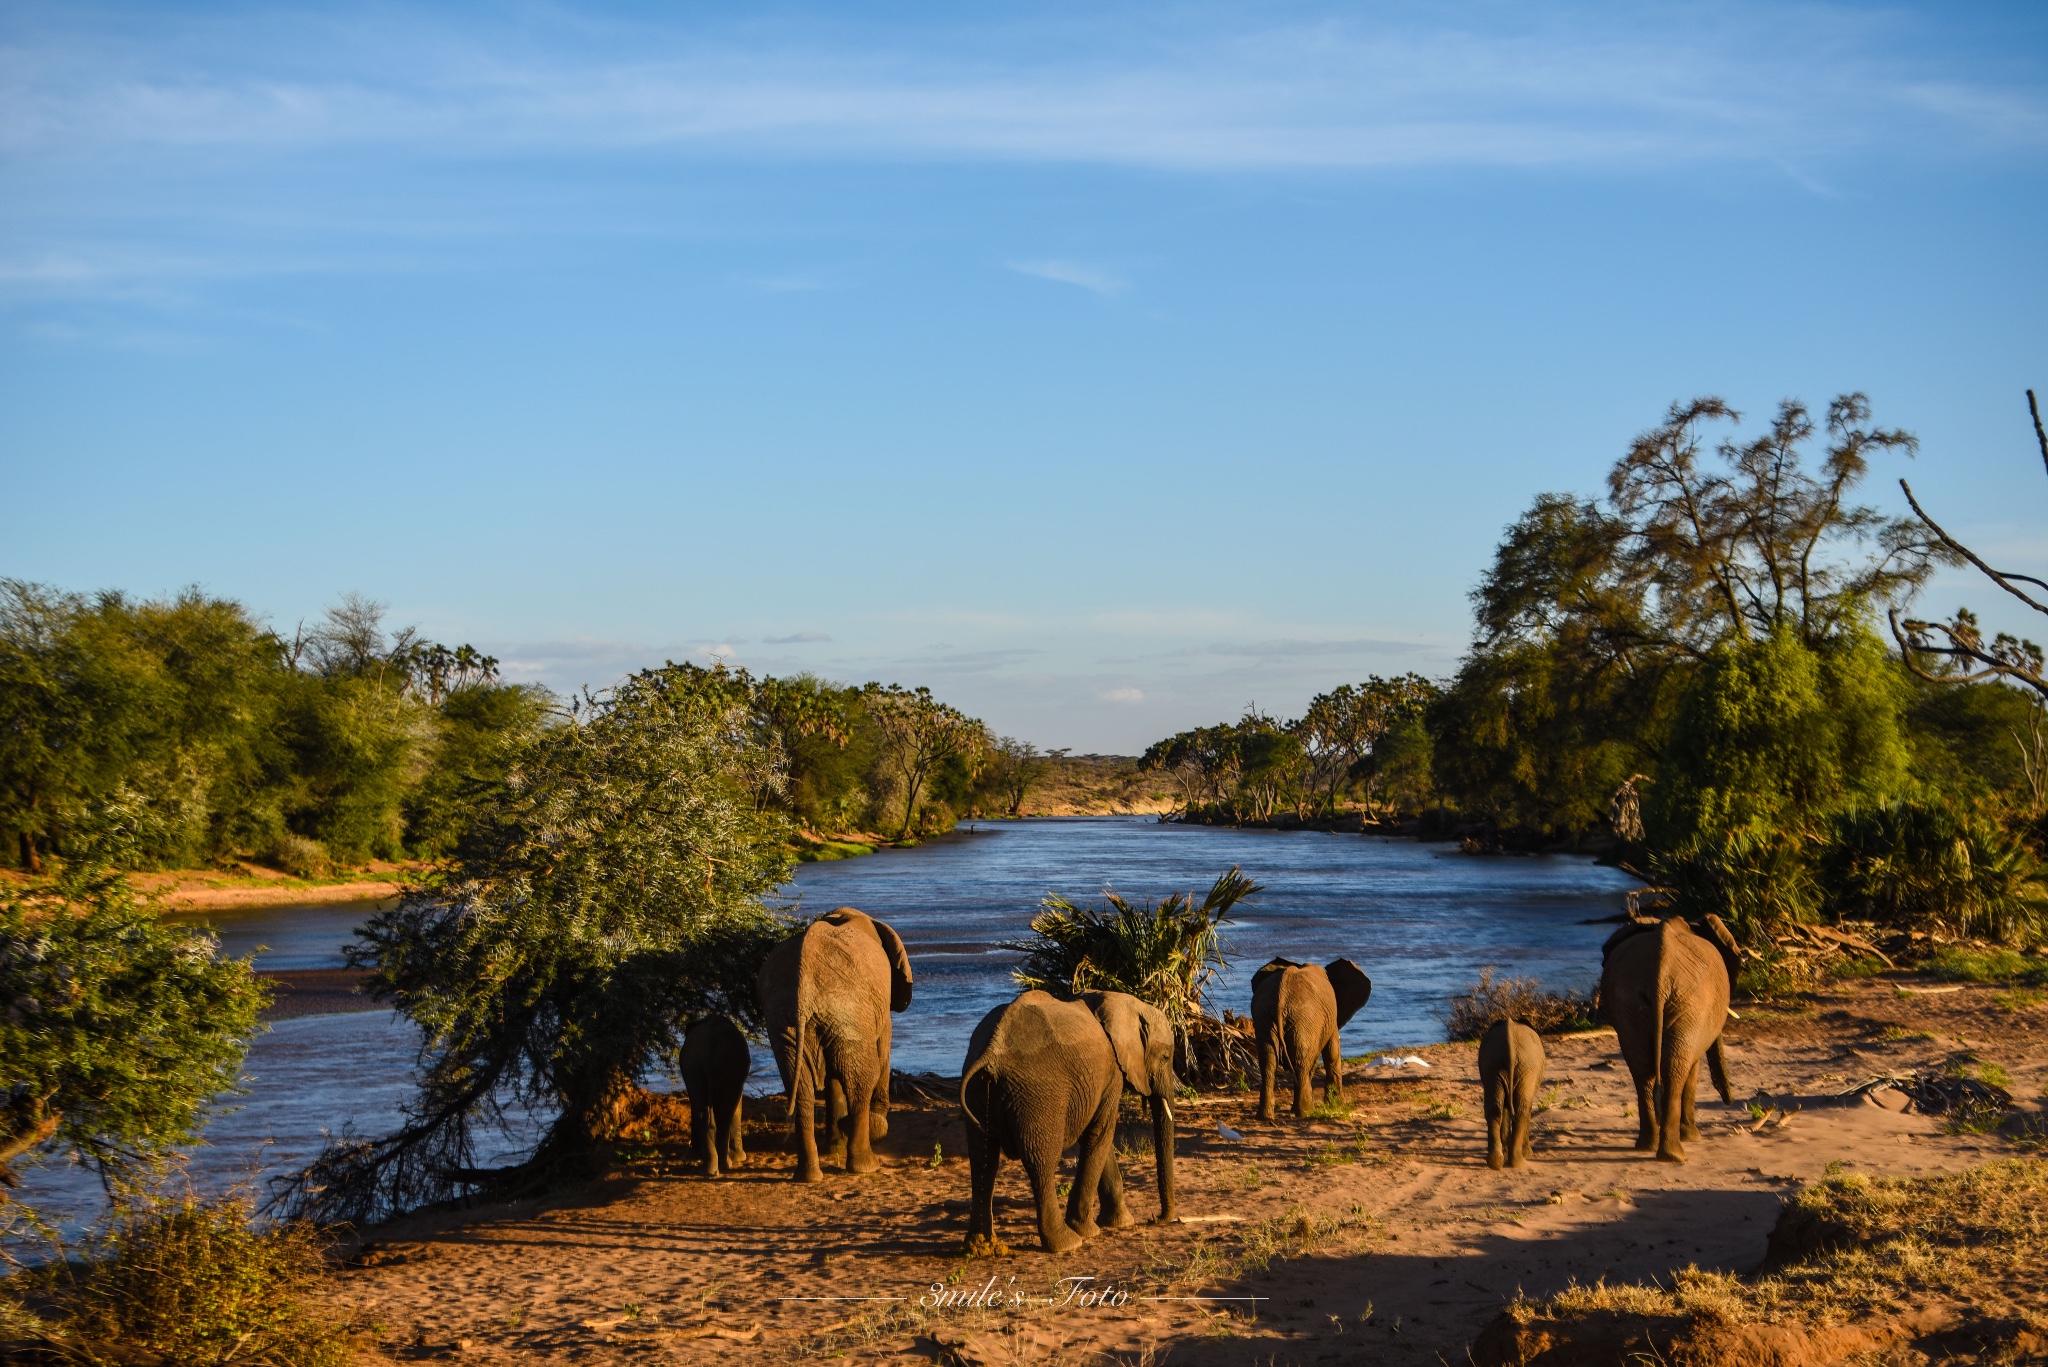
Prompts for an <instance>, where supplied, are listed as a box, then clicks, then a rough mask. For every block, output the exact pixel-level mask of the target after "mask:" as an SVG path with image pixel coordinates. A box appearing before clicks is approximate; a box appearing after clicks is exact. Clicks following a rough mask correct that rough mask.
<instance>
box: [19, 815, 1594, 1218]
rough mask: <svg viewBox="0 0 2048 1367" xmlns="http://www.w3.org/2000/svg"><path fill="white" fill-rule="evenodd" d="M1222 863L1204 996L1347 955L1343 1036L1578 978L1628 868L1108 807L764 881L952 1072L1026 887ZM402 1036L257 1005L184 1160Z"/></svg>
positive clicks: (328, 938) (327, 942)
mask: <svg viewBox="0 0 2048 1367" xmlns="http://www.w3.org/2000/svg"><path fill="white" fill-rule="evenodd" d="M1233 865H1237V866H1240V867H1242V868H1243V869H1244V871H1245V872H1246V873H1247V874H1249V875H1251V877H1252V878H1254V879H1255V880H1256V881H1257V882H1258V883H1259V884H1260V885H1261V889H1262V890H1261V891H1260V892H1259V893H1258V894H1257V895H1256V896H1254V897H1252V898H1250V899H1248V900H1247V901H1245V902H1243V903H1240V904H1239V906H1238V909H1237V912H1236V915H1235V917H1234V919H1233V921H1232V922H1231V923H1229V924H1228V925H1227V926H1226V928H1225V939H1226V945H1227V948H1228V950H1229V951H1230V953H1231V955H1232V963H1231V966H1230V968H1229V970H1228V971H1227V972H1226V973H1225V974H1224V975H1223V977H1222V979H1221V981H1220V982H1219V983H1217V984H1216V985H1215V987H1214V988H1213V989H1212V993H1211V1005H1212V1008H1213V1009H1215V1010H1218V1011H1220V1010H1222V1009H1223V1008H1225V1007H1228V1008H1231V1009H1234V1010H1237V1011H1239V1012H1244V1011H1246V1010H1248V1008H1249V1004H1250V989H1249V986H1248V984H1249V981H1250V977H1251V974H1252V973H1253V972H1254V971H1255V970H1256V969H1257V968H1258V966H1259V965H1260V964H1263V963H1265V962H1266V961H1267V960H1268V959H1270V958H1272V957H1273V956H1274V955H1276V954H1279V955H1285V956H1286V957H1288V958H1293V959H1303V960H1309V961H1312V962H1323V961H1326V960H1329V959H1333V958H1337V957H1339V956H1342V957H1345V958H1349V959H1351V960H1353V961H1355V962H1356V963H1357V964H1358V965H1359V966H1360V967H1362V968H1363V969H1364V970H1365V971H1366V973H1367V974H1368V975H1369V976H1370V977H1371V978H1372V980H1373V994H1372V1000H1371V1002H1370V1003H1369V1004H1368V1005H1367V1006H1366V1008H1365V1009H1364V1010H1363V1011H1361V1012H1360V1013H1359V1014H1358V1016H1357V1017H1355V1018H1354V1019H1353V1020H1352V1022H1351V1024H1350V1025H1349V1026H1348V1027H1347V1028H1346V1029H1345V1031H1344V1039H1343V1044H1344V1052H1345V1053H1346V1054H1347V1055H1354V1054H1359V1053H1364V1052H1366V1051H1368V1050H1372V1049H1380V1048H1387V1047H1391V1046H1394V1045H1403V1044H1420V1043H1427V1042H1431V1041H1435V1040H1440V1039H1442V1038H1443V1027H1442V1025H1441V1023H1440V1022H1439V1021H1438V1019H1437V1017H1436V1014H1435V1013H1436V1012H1437V1011H1438V1010H1439V1009H1441V1007H1442V1006H1443V1004H1444V1001H1445V999H1446V998H1447V997H1448V996H1449V995H1450V994H1451V993H1453V992H1455V991H1458V990H1459V989H1461V988H1463V987H1465V986H1466V985H1468V984H1470V983H1471V982H1472V980H1473V979H1474V978H1475V977H1476V976H1477V975H1478V973H1479V970H1480V969H1481V968H1483V967H1487V966H1494V967H1497V968H1499V969H1501V970H1502V971H1503V972H1505V973H1508V974H1511V975H1513V976H1516V977H1534V978H1538V979H1541V980H1542V981H1543V983H1544V984H1545V985H1547V986H1550V987H1555V988H1572V989H1581V990H1583V989H1587V988H1589V987H1590V986H1591V985H1592V983H1593V981H1594V979H1595V978H1596V977H1597V976H1598V971H1599V962H1600V954H1599V946H1600V943H1601V941H1602V940H1603V939H1604V938H1605V937H1606V935H1607V933H1608V929H1609V928H1608V927H1604V926H1600V925H1589V924H1582V923H1583V922H1587V921H1590V920H1594V919H1596V918H1601V917H1606V916H1611V915H1613V914H1614V913H1616V912H1618V911H1620V910H1622V909H1623V907H1624V905H1625V901H1626V893H1627V891H1628V889H1629V888H1630V887H1632V886H1634V883H1633V881H1632V880H1631V879H1630V878H1629V877H1628V875H1626V874H1624V873H1622V872H1620V871H1619V870H1616V869H1612V868H1604V867H1601V866H1599V865H1597V864H1594V863H1593V862H1592V861H1590V860H1588V859H1584V858H1578V857H1573V856H1564V855H1549V856H1538V857H1505V856H1471V855H1465V854H1461V853H1459V852H1458V851H1457V850H1456V849H1455V848H1454V847H1452V846H1448V845H1433V844H1421V843H1418V842H1415V841H1410V840H1395V839H1386V838H1381V837H1376V836H1360V835H1336V834H1329V833H1325V832H1319V831H1291V832H1283V831H1256V830H1234V829H1230V828H1225V827H1214V826H1183V825H1177V824H1172V823H1161V822H1158V821H1156V820H1153V819H1151V818H1140V817H1112V818H1082V819H1073V820H1049V821H1048V820H1036V821H996V822H987V821H984V822H977V823H974V824H973V825H972V826H966V825H963V826H962V827H961V828H960V829H959V830H958V831H956V832H954V833H953V834H951V835H948V836H946V837H944V838H942V839H939V840H934V841H931V842H928V843H926V844H925V845H922V846H920V847H918V848H916V849H909V850H883V851H881V852H879V853H876V854H873V855H868V856H864V857H861V858H856V859H846V860H838V861H833V862H828V863H819V864H805V865H802V866H800V867H799V868H798V870H797V873H796V878H795V881H794V882H793V883H792V884H791V885H789V886H788V887H786V888H785V889H784V890H783V894H784V896H785V897H786V898H787V899H788V909H789V910H791V911H795V912H800V913H803V914H807V915H814V914H816V913H818V912H822V911H828V910H830V909H832V908H833V907H837V906H854V907H858V908H860V909H861V910H863V911H865V912H868V913H869V914H870V915H873V916H875V917H876V918H877V919H879V920H883V921H886V922H888V923H889V924H890V925H892V926H894V927H895V929H896V931H897V933H898V934H899V935H901V936H902V937H903V940H904V944H905V946H906V947H907V948H908V950H909V952H910V956H911V963H912V968H913V972H914V973H915V975H916V983H915V987H914V993H913V999H912V1002H911V1005H910V1008H909V1010H907V1011H906V1012H905V1013H904V1014H903V1015H901V1016H899V1017H898V1018H897V1021H896V1029H895V1054H894V1064H895V1067H897V1068H898V1069H900V1070H903V1071H906V1072H918V1071H931V1072H938V1073H945V1074H957V1073H958V1072H959V1071H960V1062H961V1055H962V1054H963V1053H964V1052H965V1050H966V1045H967V1039H968V1035H969V1034H970V1033H971V1031H972V1030H973V1027H974V1023H975V1022H976V1021H977V1020H979V1019H980V1018H981V1017H982V1015H983V1014H984V1013H986V1012H987V1011H988V1010H989V1009H990V1008H991V1007H993V1006H996V1005H998V1004H1000V1003H1001V1002H1003V1001H1006V1000H1008V999H1009V998H1010V997H1011V996H1012V995H1014V994H1015V992H1016V985H1015V983H1014V982H1013V981H1012V979H1011V977H1010V970H1011V968H1012V967H1013V966H1014V965H1015V964H1016V963H1017V962H1018V960H1019V958H1020V957H1021V956H1020V955H1019V954H1018V953H1017V952H1016V951H1014V950H1010V949H1006V948H1004V947H1003V946H1004V942H1005V941H1011V940H1015V939H1018V938H1019V937H1021V936H1024V935H1026V934H1028V933H1029V923H1030V920H1031V917H1032V916H1033V914H1034V913H1035V912H1036V911H1037V909H1038V906H1039V902H1040V900H1041V899H1042V898H1044V897H1045V896H1046V895H1047V894H1049V893H1054V892H1057V893H1062V894H1065V895H1066V896H1068V897H1070V898H1072V899H1073V900H1074V901H1076V902H1084V903H1085V902H1087V901H1089V900H1091V899H1095V898H1098V897H1099V894H1100V892H1101V890H1102V888H1103V887H1104V886H1105V885H1111V886H1114V887H1115V888H1116V889H1117V890H1118V891H1119V892H1120V893H1122V894H1124V895H1126V896H1128V897H1132V898H1149V899H1157V898H1160V897H1163V896H1165V895H1167V894H1168V893H1171V892H1179V891H1192V892H1194V893H1195V894H1196V895H1197V897H1199V896H1200V894H1201V893H1202V892H1203V891H1205V890H1206V889H1207V888H1208V886H1209V884H1210V883H1211V882H1212V881H1214V879H1215V878H1216V876H1217V875H1218V874H1220V873H1222V872H1223V871H1224V870H1225V869H1228V868H1230V867H1231V866H1233ZM373 909H374V904H362V903H358V904H354V905H347V906H325V907H285V908H275V909H267V910H262V911H251V912H211V913H205V914H193V915H190V916H185V917H181V918H180V919H182V920H189V921H191V922H193V923H196V924H205V925H207V926H208V927H209V928H211V929H212V930H213V932H214V933H215V934H216V935H218V936H219V938H220V940H221V945H222V949H223V951H224V952H226V953H229V954H233V955H242V954H252V953H253V954H255V955H256V956H257V961H258V964H259V966H260V967H263V968H267V969H307V968H338V967H341V966H342V948H343V946H344V945H346V944H347V943H349V941H350V939H351V937H352V933H353V930H354V927H355V926H356V925H357V924H359V923H360V922H361V921H362V919H363V918H364V917H365V916H366V915H368V914H369V912H370V911H371V910H373ZM416 1045H417V1037H416V1035H415V1034H414V1032H413V1031H412V1029H411V1028H410V1027H409V1026H407V1025H406V1024H405V1023H404V1022H403V1021H400V1020H398V1019H397V1018H395V1017H394V1016H393V1015H392V1014H391V1013H389V1012H386V1011H382V1010H372V1011H355V1012H343V1013H337V1014H332V1015H313V1016H300V1017H295V1018H291V1019H284V1020H279V1021H276V1022H275V1023H273V1025H272V1027H271V1028H270V1030H269V1031H267V1032H266V1033H264V1034H263V1035H261V1036H259V1037H258V1038H257V1039H256V1041H255V1043H254V1045H253V1046H252V1047H251V1049H250V1051H249V1056H248V1060H247V1062H246V1065H245V1068H244V1072H245V1074H246V1076H247V1087H248V1090H247V1092H246V1094H245V1095H242V1096H240V1097H236V1098H232V1099H230V1101H229V1102H228V1103H227V1105H226V1106H224V1107H223V1109H222V1111H221V1113H220V1114H218V1115H217V1116H216V1117H215V1118H214V1119H213V1120H212V1121H211V1123H210V1124H209V1126H208V1128H207V1131H206V1138H207V1140H208V1142H207V1144H206V1145H205V1146H203V1147H201V1148H200V1149H198V1150H196V1151H195V1153H194V1154H193V1159H192V1165H191V1177H192V1180H193V1181H194V1182H195V1183H196V1184H198V1185H201V1186H206V1187H218V1186H221V1185H226V1184H229V1183H233V1182H236V1181H241V1180H247V1181H254V1180H256V1179H257V1178H259V1177H260V1176H261V1175H262V1174H265V1173H270V1172H277V1171H284V1170H289V1169H292V1168H295V1167H298V1166H300V1165H302V1164H303V1163H304V1162H305V1161H306V1160H307V1159H309V1158H310V1157H312V1156H313V1155H314V1154H315V1153H317V1152H318V1150H319V1148H320V1146H321V1144H322V1143H323V1142H324V1139H323V1136H325V1135H327V1134H333V1133H338V1132H340V1131H341V1129H342V1128H343V1127H344V1126H345V1125H346V1126H352V1127H353V1128H354V1129H355V1130H356V1131H357V1132H358V1133H363V1134H376V1133H380V1132H383V1131H385V1130H387V1129H389V1128H391V1127H393V1126H394V1125H395V1123H396V1122H397V1120H398V1118H399V1108H400V1106H401V1104H402V1103H403V1102H404V1100H405V1099H406V1098H407V1097H408V1096H409V1095H410V1093H411V1086H412V1081H411V1079H412V1075H413V1073H412V1070H413V1062H414V1050H415V1048H416ZM755 1055H756V1061H755V1073H754V1081H753V1084H752V1088H751V1089H752V1090H755V1091H761V1092H774V1091H779V1090H780V1084H779V1082H778V1080H777V1078H776V1075H775V1065H774V1061H773V1059H772V1058H770V1057H768V1055H767V1054H766V1051H765V1050H762V1049H758V1048H757V1049H756V1051H755ZM651 1082H652V1085H655V1086H662V1085H664V1084H663V1083H662V1081H661V1080H659V1079H654V1080H651ZM21 1194H22V1195H23V1196H24V1197H25V1198H27V1199H28V1200H29V1201H31V1202H36V1201H38V1200H39V1199H40V1200H41V1201H42V1203H43V1205H44V1207H45V1209H47V1210H48V1211H50V1213H52V1214H57V1215H60V1216H64V1217H66V1218H67V1219H68V1220H71V1221H75V1220H76V1219H77V1218H80V1217H85V1218H89V1214H90V1208H91V1207H92V1206H93V1205H94V1204H95V1203H96V1201H97V1188H96V1187H95V1186H93V1185H92V1184H90V1183H89V1182H88V1181H86V1180H85V1177H84V1174H83V1173H82V1172H80V1171H79V1170H77V1169H75V1168H73V1169H67V1168H66V1167H64V1166H63V1165H61V1164H51V1165H48V1166H45V1167H42V1168H39V1169H35V1170H33V1171H32V1172H30V1173H29V1174H28V1175H27V1179H26V1181H25V1183H24V1189H23V1191H22V1193H21Z"/></svg>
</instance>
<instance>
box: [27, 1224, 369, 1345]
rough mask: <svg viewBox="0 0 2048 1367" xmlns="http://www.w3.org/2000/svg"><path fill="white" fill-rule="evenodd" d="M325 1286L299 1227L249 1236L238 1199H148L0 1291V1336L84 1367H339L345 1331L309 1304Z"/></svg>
mask: <svg viewBox="0 0 2048 1367" xmlns="http://www.w3.org/2000/svg"><path fill="white" fill-rule="evenodd" d="M327 1276H328V1272H327V1268H326V1263H325V1260H324V1257H323V1244H322V1241H321V1239H320V1237H319V1236H318V1235H317V1234H316V1233H315V1232H314V1231H313V1230H312V1229H311V1228H310V1227H309V1226H305V1225H282V1226H278V1227H274V1228H271V1229H266V1230H260V1231H259V1230H257V1229H255V1228H253V1227H252V1226H251V1224H250V1210H249V1207H248V1205H247V1204H246V1203H243V1202H240V1201H232V1200H231V1201H219V1202H204V1201H198V1200H195V1199H192V1198H190V1197H187V1198H185V1199H183V1200H166V1201H150V1202H145V1203H142V1204H140V1205H137V1206H133V1207H130V1208H128V1209H126V1210H124V1211H122V1212H121V1213H120V1214H119V1215H118V1216H116V1217H115V1218H114V1219H113V1220H112V1221H111V1222H109V1224H108V1226H107V1227H106V1229H105V1230H104V1232H103V1233H102V1234H101V1235H100V1236H99V1237H97V1238H96V1239H95V1240H94V1241H93V1242H92V1244H91V1245H90V1246H89V1247H88V1248H87V1250H86V1256H84V1257H82V1258H78V1259H73V1260H70V1261H64V1262H54V1263H50V1264H47V1265H45V1266H42V1267H38V1268H32V1269H29V1270H26V1271H22V1272H17V1273H16V1274H15V1275H14V1276H12V1277H9V1278H8V1279H7V1280H6V1281H4V1282H0V1338H5V1339H8V1340H12V1341H13V1342H14V1343H15V1344H18V1345H29V1346H32V1347H34V1348H36V1349H41V1350H42V1351H43V1352H44V1353H45V1354H47V1355H49V1356H51V1357H54V1358H56V1359H57V1360H58V1361H62V1362H68V1363H77V1364H81V1365H82V1367H116V1365H117V1364H118V1365H121V1367H125V1365H126V1364H131V1363H136V1362H167V1363H176V1364H179V1367H342V1364H345V1363H347V1362H348V1361H350V1359H351V1354H350V1352H349V1346H348V1340H347V1333H346V1327H345V1326H344V1325H343V1324H341V1323H340V1322H339V1321H337V1320H336V1319H335V1318H334V1317H332V1316H330V1315H328V1314H326V1313H324V1312H322V1311H321V1310H319V1309H318V1308H316V1307H315V1306H313V1305H311V1304H309V1301H310V1300H311V1298H312V1296H313V1294H314V1293H315V1292H316V1291H317V1290H318V1289H319V1287H320V1285H321V1283H322V1282H324V1281H325V1280H326V1278H327Z"/></svg>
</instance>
